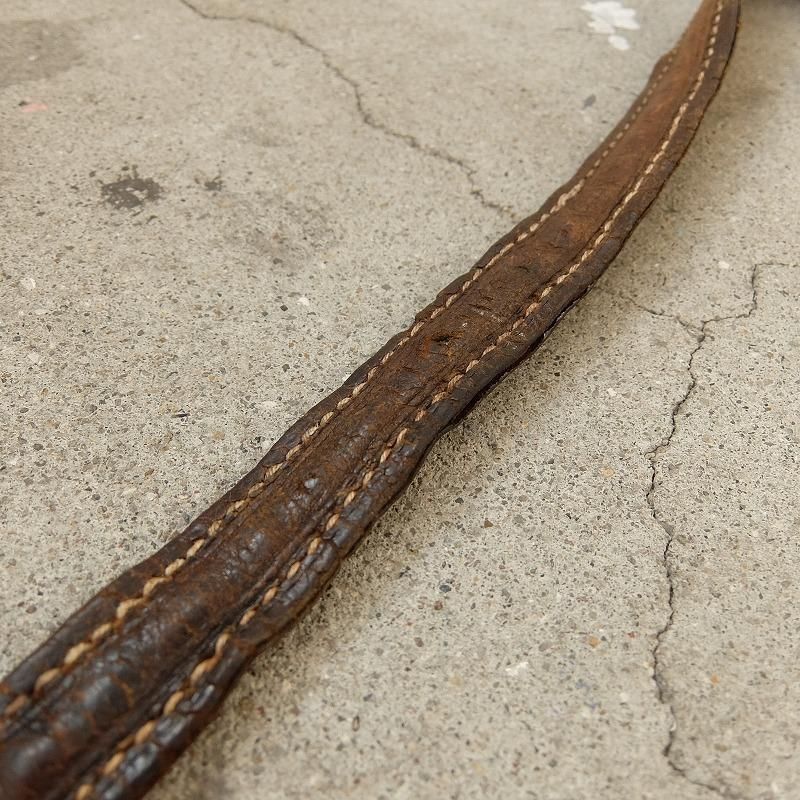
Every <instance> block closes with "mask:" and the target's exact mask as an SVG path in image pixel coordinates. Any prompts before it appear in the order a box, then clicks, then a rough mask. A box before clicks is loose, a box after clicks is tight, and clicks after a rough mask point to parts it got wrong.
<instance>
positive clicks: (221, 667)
mask: <svg viewBox="0 0 800 800" xmlns="http://www.w3.org/2000/svg"><path fill="white" fill-rule="evenodd" d="M738 14H739V3H738V0H704V2H702V4H701V6H700V8H699V10H698V12H697V14H696V16H695V18H694V20H693V21H692V23H691V25H690V26H689V28H688V29H687V31H686V33H685V34H684V36H683V38H682V39H681V41H680V42H679V44H678V45H677V46H676V48H675V49H674V50H673V51H671V52H670V53H668V54H667V55H666V56H664V57H663V58H662V59H661V60H660V61H659V62H658V64H657V65H656V68H655V70H654V72H653V74H652V76H651V79H650V82H649V83H648V85H647V87H646V88H645V90H644V91H643V93H642V94H641V95H640V96H639V98H638V99H637V101H636V102H635V104H634V105H633V107H632V108H631V109H630V111H629V112H628V113H627V115H626V116H625V117H624V118H623V119H622V121H621V122H620V123H619V125H618V126H617V127H616V128H615V129H614V131H613V132H612V133H611V134H610V135H609V137H608V138H607V139H606V140H605V141H604V142H603V143H602V144H601V145H600V147H599V148H598V149H597V150H596V151H595V152H594V153H593V154H592V155H591V156H590V157H589V159H588V160H587V161H586V162H585V163H584V165H583V166H582V167H581V168H580V170H579V171H578V173H577V175H576V176H575V177H574V178H573V179H572V180H571V181H569V182H568V183H567V184H566V185H565V186H563V187H562V188H561V189H559V190H558V191H557V192H555V193H554V194H553V195H552V197H551V198H550V199H549V200H548V201H547V202H546V203H545V205H544V206H543V208H542V209H541V210H540V211H539V212H537V213H536V214H534V215H533V216H532V217H529V218H528V219H526V220H524V221H523V222H521V223H520V224H519V225H517V226H516V227H515V228H514V229H513V230H512V231H511V232H510V233H508V234H507V235H506V236H504V237H503V238H502V239H501V240H500V241H499V242H497V243H496V244H495V245H493V246H492V247H491V248H490V249H489V251H488V252H487V253H486V254H485V255H484V256H483V257H482V258H481V259H480V260H479V261H478V263H477V264H476V265H475V267H474V268H473V269H472V270H471V271H470V272H469V273H467V274H466V275H465V276H462V277H460V278H458V279H457V280H456V281H454V282H453V283H451V284H450V285H449V286H448V287H447V288H446V289H444V290H443V291H442V292H441V293H440V294H439V296H438V297H437V298H436V300H435V301H434V302H433V303H432V304H431V305H430V306H428V307H427V308H426V309H425V310H424V311H422V312H421V313H420V314H419V315H418V316H417V318H416V321H415V322H414V324H413V326H412V327H410V328H409V329H408V330H406V331H404V332H403V333H400V334H398V335H397V336H395V337H394V338H393V339H391V340H390V341H389V342H388V343H387V344H386V346H385V347H384V348H383V349H382V350H380V351H379V352H378V353H377V354H375V355H374V356H373V357H372V358H371V359H369V361H367V362H366V363H365V364H364V365H363V366H361V367H360V368H359V369H358V370H357V371H356V372H355V373H354V374H353V375H352V376H351V377H350V378H349V379H348V380H347V381H346V383H345V384H344V385H343V386H342V387H341V388H340V389H338V390H337V391H335V392H333V394H331V395H330V396H329V397H327V398H326V399H325V400H323V401H322V402H321V403H320V404H319V405H317V406H316V407H315V408H313V409H312V410H311V411H309V412H308V414H306V415H305V416H304V417H302V418H301V419H300V420H299V421H298V422H297V423H296V424H295V425H293V426H292V427H291V428H290V429H289V430H288V431H287V432H286V434H285V435H284V436H283V437H282V438H281V439H280V440H279V441H278V442H277V443H276V444H275V445H274V447H273V448H272V449H271V450H270V451H269V453H268V454H267V455H266V456H265V457H264V459H263V461H262V462H261V463H259V464H258V466H257V467H256V468H255V469H254V470H253V471H252V472H250V473H249V474H248V475H246V476H245V477H244V478H243V479H242V480H241V481H240V482H239V483H238V484H236V486H234V487H233V488H232V489H231V490H230V491H229V492H228V493H227V494H226V495H225V496H224V497H222V498H220V499H219V500H218V501H217V502H215V503H214V504H213V505H212V506H211V507H210V508H209V509H207V510H206V511H205V512H204V513H203V514H201V515H200V516H199V517H198V518H197V519H196V520H195V521H194V522H193V523H192V524H191V525H189V527H188V528H187V529H186V530H185V531H183V533H181V534H179V535H178V536H176V537H175V539H173V540H172V541H171V542H170V543H169V544H167V545H166V546H165V547H164V548H163V549H162V550H161V551H159V552H158V553H156V554H155V555H153V556H152V557H150V558H149V559H147V560H146V561H144V562H142V563H140V564H137V565H136V566H135V567H133V568H132V569H130V570H128V571H127V572H125V573H124V574H122V575H121V576H120V577H118V578H117V579H116V580H115V581H113V582H112V583H111V584H109V585H108V586H107V587H105V588H104V589H102V590H101V591H100V592H99V593H98V594H97V595H96V596H95V597H93V598H92V599H91V600H90V601H89V602H88V603H87V604H86V605H85V606H84V607H83V608H82V609H80V610H79V611H78V612H76V613H75V614H73V615H72V617H70V618H69V619H68V620H67V622H66V623H64V625H63V626H62V627H61V628H60V629H59V630H58V631H56V633H55V634H54V635H53V636H52V638H51V639H50V640H49V641H47V642H46V643H45V644H44V645H42V646H41V647H40V648H39V649H38V650H36V651H35V652H34V653H33V654H32V655H31V656H29V657H28V658H27V659H26V660H25V661H24V662H23V663H22V664H21V665H20V666H19V667H18V668H17V669H16V670H14V672H12V673H11V674H10V675H9V676H8V677H7V678H5V680H4V681H3V682H2V683H0V720H2V722H1V723H0V724H1V725H2V727H1V728H0V796H2V798H4V799H5V800H22V799H23V798H26V799H30V800H49V799H51V798H64V797H71V798H77V800H88V799H89V798H102V800H121V799H122V798H137V797H140V796H141V795H142V794H144V792H146V791H147V789H148V788H149V787H150V786H151V785H152V784H153V783H154V782H155V781H156V780H157V779H158V777H159V776H160V775H161V774H163V773H164V772H165V771H166V770H167V769H168V767H169V766H170V764H171V763H172V762H173V761H174V760H175V759H176V758H177V756H178V755H179V754H180V753H181V751H182V750H184V749H185V748H186V747H187V746H188V745H189V743H190V742H191V741H192V739H193V738H194V737H195V736H197V734H198V733H199V732H200V731H201V730H202V728H203V727H204V726H205V725H206V724H207V723H208V721H209V720H210V719H211V718H212V716H213V715H214V714H215V713H216V712H217V711H218V709H219V707H220V704H221V703H222V701H223V699H224V697H225V695H226V694H227V693H228V691H229V690H230V688H231V686H232V684H233V683H234V681H235V680H236V678H237V677H238V676H239V675H240V674H241V673H242V671H243V670H244V668H245V667H246V666H247V665H248V663H249V662H250V661H251V660H252V659H253V658H254V657H255V656H256V654H257V653H258V652H259V651H261V650H263V649H264V647H265V646H266V645H267V644H268V643H269V642H271V641H273V640H274V639H275V637H276V636H277V634H278V633H279V632H280V631H282V630H283V629H284V628H285V627H286V626H287V625H288V624H289V623H290V622H291V621H292V620H294V619H295V618H296V617H297V616H298V614H299V613H300V612H301V611H302V610H303V608H304V607H305V606H306V605H308V603H309V602H310V601H311V600H312V599H313V598H314V596H315V595H316V594H318V593H319V591H320V590H321V589H322V587H323V586H325V584H326V583H327V582H328V581H329V580H330V578H331V576H332V575H333V574H334V572H335V571H336V569H337V567H338V566H339V564H340V563H341V561H342V559H343V558H344V557H345V556H346V555H347V554H348V553H349V552H350V551H351V550H352V549H353V547H354V546H355V545H356V544H357V543H358V541H359V540H360V539H361V538H362V537H363V536H364V533H365V532H366V531H367V529H368V528H369V526H370V525H371V524H372V523H374V522H375V520H376V519H377V517H378V516H379V515H380V514H381V512H382V511H383V510H384V509H385V508H386V507H387V506H388V505H389V504H390V503H391V502H392V501H393V500H394V499H395V498H396V497H397V495H398V494H400V492H402V491H403V489H404V488H405V487H406V486H407V485H408V482H409V481H410V479H411V477H412V476H413V474H414V471H415V470H416V469H417V467H418V466H419V465H420V462H421V461H422V459H423V458H424V456H425V454H426V452H427V451H428V449H429V448H430V447H431V445H432V444H433V442H434V441H435V440H436V439H437V437H438V436H440V435H441V434H442V432H443V431H444V430H445V429H446V428H447V427H448V426H451V425H452V424H453V423H454V422H455V421H456V420H458V418H459V417H460V416H461V415H462V414H464V413H465V412H466V411H467V410H468V409H469V407H470V406H471V404H473V403H474V402H475V400H476V398H478V397H479V396H480V395H481V393H482V392H484V391H486V389H487V388H488V387H490V386H491V384H492V383H493V382H494V381H496V380H498V378H500V377H501V376H502V375H503V374H504V373H506V372H507V371H508V370H510V369H511V368H513V367H514V366H515V365H516V364H518V363H519V362H520V361H521V360H522V359H523V358H524V357H525V356H526V355H527V354H529V353H530V352H531V350H532V349H533V348H534V347H535V346H536V345H537V344H538V343H540V342H541V341H542V339H543V338H544V337H545V336H546V335H547V333H548V332H549V331H550V329H551V328H552V327H553V325H555V323H556V322H557V321H558V319H559V317H560V316H561V315H562V314H563V313H564V312H565V310H566V309H568V308H569V307H570V305H571V304H572V303H574V302H575V301H576V300H577V299H578V298H579V297H580V296H581V295H583V294H584V292H586V291H587V289H588V288H589V287H590V286H591V285H592V284H593V283H594V281H595V280H596V279H597V278H598V276H599V275H600V274H601V273H602V271H603V270H604V269H605V268H606V266H607V265H608V264H609V263H610V261H611V260H612V259H613V258H614V257H615V256H616V254H617V253H618V252H619V250H620V248H621V247H622V244H623V242H624V241H625V239H626V238H627V237H628V235H629V234H630V233H631V231H632V229H633V228H634V226H635V225H636V223H637V222H638V221H639V219H640V218H641V217H642V215H643V214H644V213H645V211H646V210H647V208H648V207H649V206H650V204H651V203H652V202H653V200H654V198H655V197H656V195H657V194H658V191H659V190H660V189H661V187H662V185H663V184H664V182H665V181H666V179H667V177H668V176H669V175H670V173H671V172H672V171H673V169H674V168H675V166H676V165H677V163H678V161H679V160H680V158H681V156H682V155H683V153H684V151H685V150H686V148H687V146H688V145H689V142H690V140H691V138H692V136H693V134H694V132H695V130H696V128H697V126H698V124H699V123H700V119H701V116H702V114H703V112H704V110H705V108H706V106H707V105H708V103H709V101H710V100H711V98H712V96H713V95H714V93H715V91H716V89H717V87H718V85H719V82H720V80H721V78H722V74H723V71H724V69H725V66H726V63H727V61H728V58H729V56H730V53H731V49H732V46H733V41H734V37H735V33H736V27H737V21H738Z"/></svg>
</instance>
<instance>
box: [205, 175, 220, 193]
mask: <svg viewBox="0 0 800 800" xmlns="http://www.w3.org/2000/svg"><path fill="white" fill-rule="evenodd" d="M223 185H224V184H223V181H222V175H217V177H216V178H212V179H211V180H210V181H203V186H204V187H205V188H206V189H208V191H209V192H221V191H222V187H223Z"/></svg>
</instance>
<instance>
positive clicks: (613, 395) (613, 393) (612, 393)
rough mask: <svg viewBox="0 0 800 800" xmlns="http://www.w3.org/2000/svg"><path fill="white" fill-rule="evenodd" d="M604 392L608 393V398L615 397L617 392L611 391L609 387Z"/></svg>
mask: <svg viewBox="0 0 800 800" xmlns="http://www.w3.org/2000/svg"><path fill="white" fill-rule="evenodd" d="M606 391H607V392H608V396H609V397H616V396H617V390H616V389H612V388H611V387H610V386H609V388H608V389H606Z"/></svg>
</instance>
